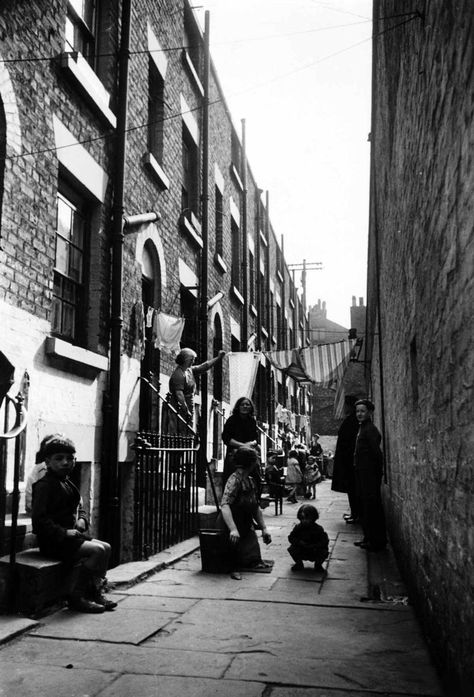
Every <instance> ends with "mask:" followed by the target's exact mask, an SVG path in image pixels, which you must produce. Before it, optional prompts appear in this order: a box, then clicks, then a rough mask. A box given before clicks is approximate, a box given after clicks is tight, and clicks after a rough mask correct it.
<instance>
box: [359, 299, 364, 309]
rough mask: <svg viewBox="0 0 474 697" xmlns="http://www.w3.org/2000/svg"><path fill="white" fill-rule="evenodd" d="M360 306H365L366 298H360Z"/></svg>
mask: <svg viewBox="0 0 474 697" xmlns="http://www.w3.org/2000/svg"><path fill="white" fill-rule="evenodd" d="M359 306H360V307H363V306H364V298H359Z"/></svg>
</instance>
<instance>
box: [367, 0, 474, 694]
mask: <svg viewBox="0 0 474 697" xmlns="http://www.w3.org/2000/svg"><path fill="white" fill-rule="evenodd" d="M417 9H418V10H420V11H425V12H426V15H425V16H424V17H414V18H413V20H412V21H409V22H407V23H406V24H404V25H403V26H400V27H399V28H397V29H393V30H390V31H384V30H387V28H388V27H389V26H391V25H390V22H391V23H392V24H393V23H394V22H395V20H393V19H392V20H386V21H385V22H383V21H379V22H377V23H376V24H375V29H374V31H375V33H376V34H380V35H379V36H378V38H377V39H376V41H375V45H374V112H373V125H372V148H373V170H372V202H371V224H370V236H369V281H368V321H369V332H372V333H373V334H375V335H376V336H375V338H374V340H373V344H372V346H371V349H372V359H373V360H372V389H373V392H374V396H375V400H376V404H377V410H376V416H377V419H378V425H379V426H380V427H382V426H383V421H382V419H381V414H382V408H383V409H384V416H385V433H384V447H385V452H386V455H387V477H386V483H385V487H384V495H385V501H386V506H387V511H388V515H389V524H390V533H391V537H392V541H393V543H394V545H395V547H396V549H397V552H398V555H399V558H400V561H401V563H402V565H403V567H404V569H405V572H406V576H407V579H408V580H409V582H410V584H411V588H412V593H413V598H414V599H415V601H416V604H417V608H418V610H419V612H420V615H421V617H422V619H423V622H424V626H425V629H426V632H427V635H428V638H429V641H430V644H431V646H432V649H433V652H434V655H435V658H436V662H437V664H438V665H439V666H441V668H442V671H443V675H444V677H445V679H446V684H447V686H448V693H449V694H450V695H451V694H452V695H456V696H459V695H463V696H467V695H470V694H472V682H473V680H474V659H473V652H472V649H471V648H470V646H471V644H472V627H473V626H474V587H473V583H472V568H473V563H474V537H473V534H472V530H473V529H474V528H473V524H474V508H473V506H472V500H473V494H474V484H473V481H474V478H473V472H474V469H473V455H472V451H473V448H472V445H473V440H472V433H473V431H472V424H473V422H474V413H473V411H474V408H473V404H474V400H473V382H472V374H473V372H474V358H473V357H474V352H473V345H472V339H473V334H472V307H473V305H474V293H473V284H472V269H473V268H474V238H473V231H472V190H473V183H474V180H473V169H472V147H473V135H472V134H473V129H472V126H473V117H474V107H473V102H472V99H471V97H470V95H471V94H472V86H473V73H472V65H473V63H474V55H473V43H472V34H473V31H474V8H473V6H472V3H470V2H467V1H465V2H459V3H456V5H454V4H452V3H445V2H441V1H440V0H438V1H434V2H430V3H422V2H418V3H417V2H415V3H413V2H399V1H398V0H397V2H376V3H375V7H374V16H375V17H382V16H390V15H393V14H399V13H402V12H408V11H413V10H417ZM380 32H384V33H383V34H381V33H380ZM377 252H378V254H377ZM377 256H378V261H379V265H378V270H379V273H378V276H379V285H380V322H379V321H378V319H379V318H378V314H377V305H378V303H377ZM379 330H380V335H379ZM373 334H372V335H373ZM379 340H380V342H381V347H382V350H381V362H380V357H379V344H378V341H379ZM382 387H383V397H384V399H383V403H382V389H381V388H382Z"/></svg>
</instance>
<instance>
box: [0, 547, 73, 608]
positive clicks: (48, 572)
mask: <svg viewBox="0 0 474 697" xmlns="http://www.w3.org/2000/svg"><path fill="white" fill-rule="evenodd" d="M68 576H69V572H68V571H67V570H66V568H65V566H64V565H63V564H62V562H60V561H58V560H57V559H51V558H49V557H45V556H44V555H42V554H41V552H40V551H39V549H38V548H33V549H27V550H24V551H22V552H18V554H17V555H16V560H15V568H14V572H13V574H12V573H11V567H10V557H9V556H8V555H7V556H4V557H1V558H0V608H1V609H2V610H8V611H9V612H11V611H14V612H19V613H22V614H25V615H27V616H33V617H34V616H38V615H40V614H41V613H42V612H44V611H45V610H46V609H47V608H48V607H51V606H52V605H55V604H56V603H58V602H59V601H61V600H62V598H63V597H64V596H65V595H66V593H67V588H68V581H69V580H68Z"/></svg>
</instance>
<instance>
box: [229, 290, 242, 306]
mask: <svg viewBox="0 0 474 697" xmlns="http://www.w3.org/2000/svg"><path fill="white" fill-rule="evenodd" d="M231 293H232V295H233V296H234V298H235V299H236V300H237V301H238V302H239V303H240V305H243V304H244V302H245V300H244V298H243V296H242V295H241V293H240V291H239V290H238V289H237V288H236V287H235V286H234V285H233V286H232V287H231Z"/></svg>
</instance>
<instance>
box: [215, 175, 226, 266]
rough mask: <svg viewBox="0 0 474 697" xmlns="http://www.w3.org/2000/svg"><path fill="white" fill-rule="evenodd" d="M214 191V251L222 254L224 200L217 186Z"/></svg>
mask: <svg viewBox="0 0 474 697" xmlns="http://www.w3.org/2000/svg"><path fill="white" fill-rule="evenodd" d="M215 191H216V220H215V222H216V253H217V254H220V255H221V256H222V255H223V250H224V202H223V196H222V193H221V191H220V189H219V187H218V186H216V188H215Z"/></svg>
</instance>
